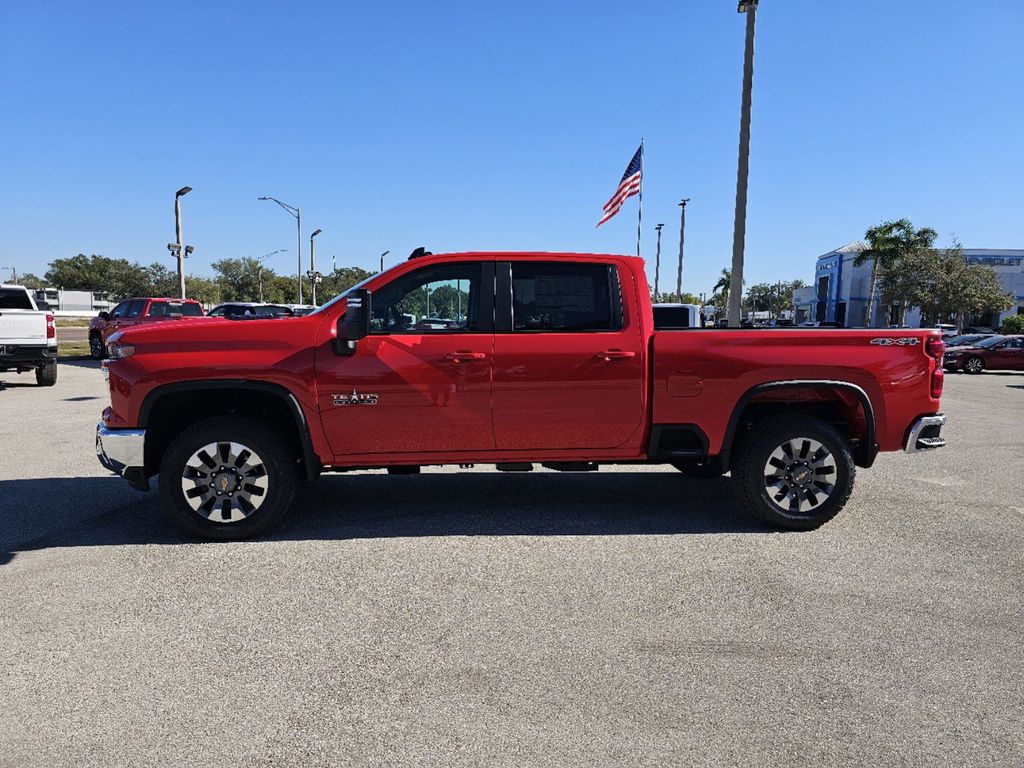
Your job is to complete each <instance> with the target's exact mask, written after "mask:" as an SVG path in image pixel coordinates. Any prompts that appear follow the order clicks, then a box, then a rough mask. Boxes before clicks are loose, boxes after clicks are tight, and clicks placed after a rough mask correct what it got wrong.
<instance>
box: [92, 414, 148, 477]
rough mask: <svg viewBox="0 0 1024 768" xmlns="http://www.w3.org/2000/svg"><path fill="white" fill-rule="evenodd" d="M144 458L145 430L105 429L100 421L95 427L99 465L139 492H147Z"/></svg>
mask: <svg viewBox="0 0 1024 768" xmlns="http://www.w3.org/2000/svg"><path fill="white" fill-rule="evenodd" d="M145 456H146V430H144V429H107V428H106V427H105V426H103V422H102V421H101V422H100V423H99V424H97V425H96V457H97V458H98V459H99V460H100V464H102V465H103V466H104V467H106V468H107V469H109V470H110V471H111V472H114V473H116V474H118V475H121V477H123V478H124V479H125V480H127V481H128V482H129V483H130V484H131V486H132V487H133V488H137V489H139V490H140V491H146V490H149V481H148V480H147V479H146V471H145Z"/></svg>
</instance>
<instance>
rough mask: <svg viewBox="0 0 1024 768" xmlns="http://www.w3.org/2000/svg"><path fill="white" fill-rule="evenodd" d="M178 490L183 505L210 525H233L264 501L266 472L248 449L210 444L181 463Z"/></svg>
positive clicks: (222, 444)
mask: <svg viewBox="0 0 1024 768" xmlns="http://www.w3.org/2000/svg"><path fill="white" fill-rule="evenodd" d="M181 491H182V493H183V494H184V495H185V501H186V503H188V505H189V506H190V507H192V509H194V510H195V511H196V512H197V513H199V514H200V515H202V516H203V517H205V518H206V519H208V520H210V521H211V522H218V523H237V522H238V521H239V520H245V518H247V517H249V515H251V514H252V513H253V512H255V511H256V510H257V509H259V508H260V505H261V504H262V503H263V500H264V499H266V497H267V470H266V468H265V467H264V466H263V460H262V459H261V458H260V457H259V455H258V454H257V453H256V452H255V451H253V450H252V449H251V448H246V447H245V446H244V445H241V444H239V443H227V442H217V443H210V444H208V445H204V446H203V447H202V448H200V449H199V450H198V451H196V452H195V453H193V454H192V456H191V458H189V460H188V461H187V462H185V469H184V470H183V471H182V473H181Z"/></svg>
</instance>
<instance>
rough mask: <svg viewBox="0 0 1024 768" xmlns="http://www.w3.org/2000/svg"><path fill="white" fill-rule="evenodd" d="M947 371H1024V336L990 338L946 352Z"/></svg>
mask: <svg viewBox="0 0 1024 768" xmlns="http://www.w3.org/2000/svg"><path fill="white" fill-rule="evenodd" d="M942 364H943V365H944V366H945V367H946V370H947V371H964V372H966V373H981V372H982V371H984V370H990V371H1024V336H989V337H988V338H987V339H982V340H981V341H978V342H975V343H974V344H972V345H970V346H967V347H951V348H950V349H947V350H946V353H945V355H944V356H943V359H942Z"/></svg>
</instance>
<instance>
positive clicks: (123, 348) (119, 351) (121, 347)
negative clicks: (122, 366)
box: [107, 342, 135, 360]
mask: <svg viewBox="0 0 1024 768" xmlns="http://www.w3.org/2000/svg"><path fill="white" fill-rule="evenodd" d="M134 354H135V346H134V345H133V344H118V343H117V342H114V343H112V344H107V357H108V358H109V359H110V360H124V358H126V357H131V356H132V355H134Z"/></svg>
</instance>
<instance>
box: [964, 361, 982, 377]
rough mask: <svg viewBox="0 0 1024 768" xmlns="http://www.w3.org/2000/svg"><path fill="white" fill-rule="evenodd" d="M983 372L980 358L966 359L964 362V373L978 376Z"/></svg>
mask: <svg viewBox="0 0 1024 768" xmlns="http://www.w3.org/2000/svg"><path fill="white" fill-rule="evenodd" d="M984 370H985V361H984V360H982V359H981V358H980V357H968V358H967V359H966V360H964V373H973V374H978V373H981V372H982V371H984Z"/></svg>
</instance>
